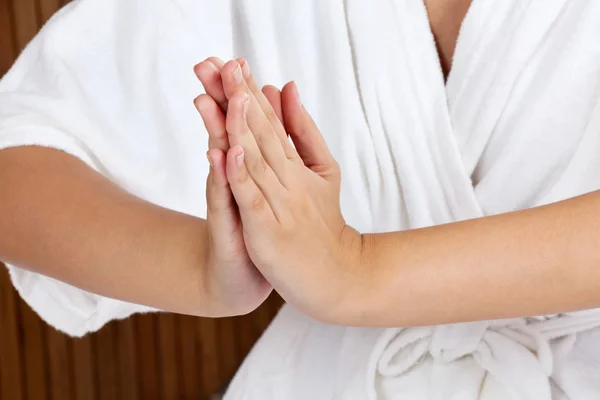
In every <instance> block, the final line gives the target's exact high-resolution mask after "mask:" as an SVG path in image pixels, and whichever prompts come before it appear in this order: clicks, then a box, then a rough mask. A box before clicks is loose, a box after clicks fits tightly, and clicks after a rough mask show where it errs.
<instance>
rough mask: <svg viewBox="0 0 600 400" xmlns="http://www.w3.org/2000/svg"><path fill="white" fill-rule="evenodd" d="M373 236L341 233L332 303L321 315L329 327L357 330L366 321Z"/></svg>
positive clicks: (369, 293) (352, 232) (351, 232)
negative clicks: (353, 328)
mask: <svg viewBox="0 0 600 400" xmlns="http://www.w3.org/2000/svg"><path fill="white" fill-rule="evenodd" d="M372 242H373V236H372V235H369V234H361V233H360V232H358V231H357V230H355V229H353V228H352V227H350V226H346V227H345V228H344V231H343V233H342V239H341V246H340V249H341V251H340V262H339V265H338V268H336V272H337V274H336V275H337V276H336V277H333V279H332V281H333V282H336V285H335V286H334V290H335V291H337V292H338V294H337V295H335V296H334V300H333V301H332V302H331V303H330V304H329V305H327V306H325V307H323V308H322V309H323V311H325V312H327V313H328V314H327V315H326V316H325V318H322V322H326V323H329V324H333V325H346V326H360V325H362V323H361V321H363V320H365V318H366V310H367V309H368V302H369V298H370V297H371V296H372V293H373V290H374V289H375V285H374V284H373V282H374V281H375V279H374V276H373V272H374V271H373V268H372V266H371V254H372Z"/></svg>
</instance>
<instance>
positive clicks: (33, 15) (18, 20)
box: [12, 0, 40, 49]
mask: <svg viewBox="0 0 600 400" xmlns="http://www.w3.org/2000/svg"><path fill="white" fill-rule="evenodd" d="M12 12H13V18H14V21H15V36H16V44H17V47H18V48H19V49H23V48H24V47H25V46H26V45H27V43H29V42H30V41H31V39H33V37H34V36H35V34H36V33H37V31H38V29H39V27H40V25H39V22H38V10H37V5H36V2H35V0H12Z"/></svg>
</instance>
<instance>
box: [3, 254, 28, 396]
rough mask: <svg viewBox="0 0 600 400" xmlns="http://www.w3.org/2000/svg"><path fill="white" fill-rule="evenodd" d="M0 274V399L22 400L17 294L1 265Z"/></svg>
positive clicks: (20, 344)
mask: <svg viewBox="0 0 600 400" xmlns="http://www.w3.org/2000/svg"><path fill="white" fill-rule="evenodd" d="M0 268H2V270H1V273H0V343H2V351H0V375H1V376H2V378H1V379H2V387H1V388H0V390H1V391H0V399H10V400H22V399H24V390H23V383H24V379H23V376H22V360H21V351H20V349H21V346H22V343H21V341H20V340H19V328H20V327H19V325H20V321H19V317H18V311H17V304H18V303H17V294H16V293H15V291H14V289H13V288H12V285H11V283H10V281H9V279H8V276H7V274H6V269H5V267H4V266H3V265H2V266H1V267H0Z"/></svg>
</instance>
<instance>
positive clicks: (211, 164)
mask: <svg viewBox="0 0 600 400" xmlns="http://www.w3.org/2000/svg"><path fill="white" fill-rule="evenodd" d="M206 158H208V163H209V164H210V166H211V167H212V166H213V161H212V158H211V157H210V155H209V154H208V152H206Z"/></svg>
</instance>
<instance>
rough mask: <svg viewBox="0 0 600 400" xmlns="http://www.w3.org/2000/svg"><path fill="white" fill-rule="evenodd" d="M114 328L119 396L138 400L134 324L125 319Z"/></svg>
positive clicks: (124, 398) (123, 399)
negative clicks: (115, 331)
mask: <svg viewBox="0 0 600 400" xmlns="http://www.w3.org/2000/svg"><path fill="white" fill-rule="evenodd" d="M116 328H117V350H118V361H119V382H120V392H119V395H120V398H121V399H122V400H136V399H138V398H139V395H138V386H137V385H138V378H137V348H136V344H135V326H134V322H133V320H132V319H127V320H125V321H121V322H119V323H117V324H116Z"/></svg>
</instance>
